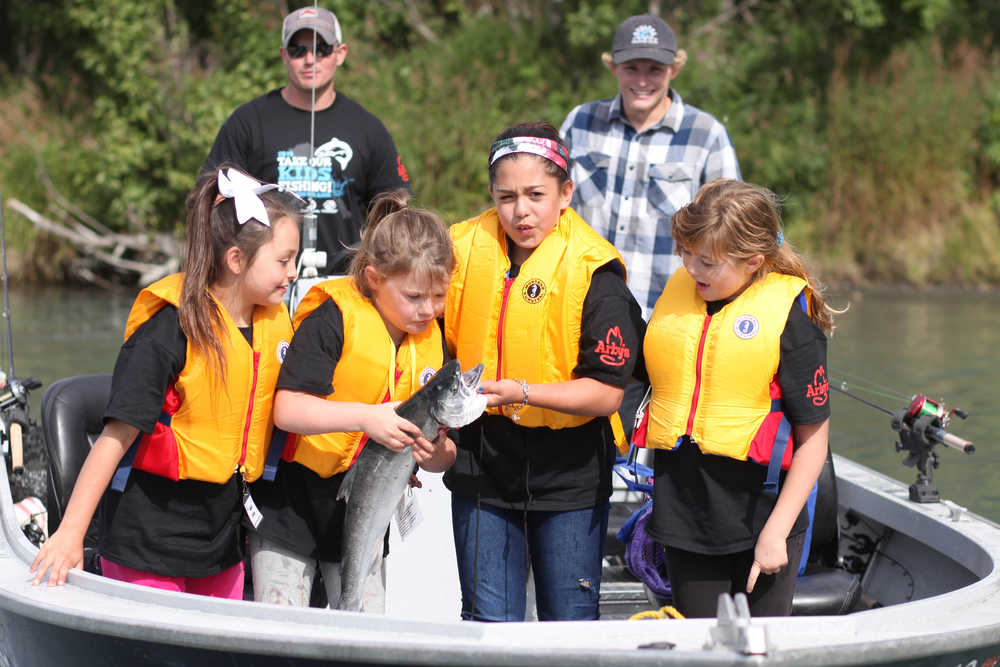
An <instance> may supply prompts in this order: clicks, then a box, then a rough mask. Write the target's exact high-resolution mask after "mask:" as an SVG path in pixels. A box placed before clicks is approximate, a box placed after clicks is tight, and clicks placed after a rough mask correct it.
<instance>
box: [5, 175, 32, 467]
mask: <svg viewBox="0 0 1000 667" xmlns="http://www.w3.org/2000/svg"><path fill="white" fill-rule="evenodd" d="M0 270H2V275H0V279H2V280H3V293H4V307H3V317H4V319H5V320H7V352H8V366H7V369H8V372H7V373H6V374H4V373H3V371H0V441H2V442H0V448H2V450H3V457H4V459H5V460H9V462H10V468H9V470H10V472H11V473H14V472H17V471H18V470H19V469H22V468H23V466H24V444H23V432H24V429H25V428H27V427H29V426H30V425H31V419H30V417H29V414H28V392H29V391H31V390H32V389H38V388H39V387H41V386H42V383H41V382H39V381H38V380H36V379H35V378H25V379H23V380H20V379H18V378H17V377H16V376H15V375H14V332H13V326H12V325H11V317H10V289H9V286H8V285H9V283H10V280H9V278H8V275H7V226H6V221H5V219H4V215H3V192H2V191H0ZM8 457H9V458H8Z"/></svg>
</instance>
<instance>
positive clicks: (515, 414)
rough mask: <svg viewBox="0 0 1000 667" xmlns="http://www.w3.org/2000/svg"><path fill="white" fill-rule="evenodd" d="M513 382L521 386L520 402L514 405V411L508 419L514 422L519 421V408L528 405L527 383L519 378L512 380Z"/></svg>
mask: <svg viewBox="0 0 1000 667" xmlns="http://www.w3.org/2000/svg"><path fill="white" fill-rule="evenodd" d="M514 382H517V383H518V384H520V385H521V402H520V403H516V404H514V411H513V412H512V413H511V415H510V418H511V419H513V420H514V421H516V422H517V421H521V415H520V414H519V413H520V412H521V408H523V407H524V406H526V405H527V404H528V383H527V382H525V381H524V380H521V379H519V378H514Z"/></svg>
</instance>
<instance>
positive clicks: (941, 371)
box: [0, 286, 1000, 522]
mask: <svg viewBox="0 0 1000 667" xmlns="http://www.w3.org/2000/svg"><path fill="white" fill-rule="evenodd" d="M133 297H134V294H133V293H130V292H125V293H109V292H106V291H103V290H83V289H67V288H37V287H32V288H18V287H16V286H12V288H11V308H10V312H11V319H12V324H13V331H14V336H13V338H14V352H15V357H14V364H15V370H16V371H17V374H18V375H19V376H21V377H24V376H34V377H36V378H38V379H39V380H41V381H42V382H43V383H44V385H45V386H48V385H49V384H51V383H52V382H53V381H55V380H57V379H59V378H61V377H65V376H68V375H75V374H82V373H103V372H110V371H111V369H112V368H113V366H114V360H115V356H116V354H117V352H118V348H119V346H120V345H121V336H122V329H123V327H124V323H125V318H126V316H127V315H128V309H129V307H130V305H131V302H132V299H133ZM829 301H830V302H831V303H832V305H834V306H835V307H838V308H842V307H844V306H845V305H847V306H849V307H848V310H847V312H845V313H844V314H842V315H840V316H839V317H838V318H837V320H836V325H837V329H836V331H835V334H834V336H833V338H832V339H831V340H830V347H829V364H828V366H829V368H828V372H829V377H830V381H831V384H835V385H837V386H843V383H845V382H846V388H847V389H848V390H849V391H851V392H852V393H855V392H856V393H858V394H859V395H861V396H862V397H864V398H865V399H867V400H869V401H871V402H874V403H876V404H878V405H881V406H882V407H884V408H886V409H889V410H892V411H896V410H898V409H901V408H903V407H905V406H906V405H908V404H909V402H910V398H911V397H912V396H913V395H914V394H925V395H927V396H928V397H929V398H931V399H933V400H935V401H944V402H945V403H946V405H947V406H948V407H949V408H952V407H957V408H963V409H965V410H967V411H968V412H969V418H968V420H966V421H962V420H960V419H958V418H957V417H956V418H954V419H953V420H952V424H951V427H950V430H951V431H952V432H953V433H955V434H956V435H958V436H961V437H963V438H965V439H967V440H971V441H972V442H974V443H975V445H976V451H975V453H974V454H971V455H966V454H962V453H961V452H958V451H956V450H953V449H950V448H947V447H943V446H939V447H937V448H936V451H938V453H939V455H940V462H941V465H940V467H939V468H938V469H937V470H935V471H934V481H935V483H936V484H937V486H938V489H939V490H940V492H941V496H942V497H943V498H947V499H950V500H952V501H954V502H956V503H958V504H960V505H963V506H965V507H968V508H969V509H970V510H972V511H974V512H976V513H978V514H981V515H983V516H986V517H989V518H991V519H993V520H994V521H998V522H1000V492H998V491H997V489H1000V482H998V480H997V475H1000V442H997V440H996V439H995V438H994V437H993V436H994V434H996V433H998V432H1000V405H998V402H1000V377H998V376H1000V362H998V358H1000V357H998V354H997V350H998V349H1000V320H998V318H997V313H998V312H1000V292H998V291H993V292H989V293H985V294H979V293H972V292H961V291H941V290H934V291H929V292H916V293H914V292H906V291H902V290H886V289H879V290H868V291H864V292H862V291H858V292H853V293H842V294H836V293H835V294H832V295H830V297H829ZM0 340H2V341H3V343H4V345H3V347H2V348H0V350H2V353H3V359H2V361H0V367H2V368H3V369H4V370H7V366H8V360H7V346H6V327H4V329H3V333H2V334H0ZM43 391H44V388H43V389H42V390H39V391H38V392H36V394H35V395H34V397H33V401H32V403H33V406H32V415H33V416H34V417H35V418H36V419H37V418H38V416H39V414H40V412H41V411H40V406H41V398H42V392H43ZM832 394H833V395H832V399H831V400H832V406H833V419H832V422H831V447H832V448H833V450H834V451H835V452H837V453H839V454H842V455H844V456H847V457H849V458H852V459H854V460H856V461H858V462H860V463H862V464H864V465H867V466H870V467H872V468H874V469H875V470H878V471H879V472H882V473H883V474H886V475H889V476H891V477H894V478H896V479H899V480H901V481H904V482H906V483H908V484H909V483H911V482H913V481H914V480H915V479H916V471H915V470H914V469H913V468H908V467H904V466H903V465H902V460H903V459H904V458H905V457H904V454H902V453H898V452H896V451H895V448H894V446H893V444H894V442H895V433H894V432H893V430H892V428H891V422H890V417H889V416H888V415H886V414H884V413H883V412H880V411H878V410H876V409H874V408H871V407H868V406H866V405H863V404H861V403H860V402H858V401H856V400H854V399H852V398H849V397H847V396H845V395H843V394H840V393H838V392H833V393H832Z"/></svg>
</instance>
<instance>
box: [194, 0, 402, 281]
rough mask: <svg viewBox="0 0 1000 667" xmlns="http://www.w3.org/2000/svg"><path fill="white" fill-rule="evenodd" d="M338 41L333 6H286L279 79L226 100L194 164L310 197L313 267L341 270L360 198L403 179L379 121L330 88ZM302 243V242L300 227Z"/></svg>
mask: <svg viewBox="0 0 1000 667" xmlns="http://www.w3.org/2000/svg"><path fill="white" fill-rule="evenodd" d="M314 40H315V48H314V46H313V43H314ZM347 50H348V49H347V44H344V42H343V40H342V35H341V30H340V23H339V22H338V21H337V17H336V16H334V14H333V12H330V11H327V10H325V9H319V8H315V7H311V6H310V7H303V8H302V9H297V10H295V11H294V12H292V13H291V14H289V15H288V16H286V17H285V21H284V24H283V26H282V46H281V48H280V49H279V52H280V54H281V60H282V62H283V63H284V64H285V69H286V70H287V71H288V84H287V85H286V86H285V87H284V88H279V89H276V90H272V91H271V92H269V93H267V94H266V95H263V96H262V97H258V98H256V99H254V100H251V101H250V102H247V103H246V104H244V105H242V106H240V107H239V108H238V109H236V111H234V112H233V114H232V115H231V116H230V117H229V119H228V120H226V122H225V123H224V124H223V126H222V128H221V129H220V130H219V134H218V135H217V136H216V138H215V143H214V144H213V145H212V150H211V152H210V153H209V155H208V158H207V159H206V160H205V164H204V166H203V167H202V171H203V172H204V171H207V170H213V169H215V168H217V167H218V166H219V164H221V163H222V162H225V161H230V162H234V163H235V164H237V165H238V166H240V167H242V168H243V169H245V170H246V171H247V172H248V173H250V175H252V176H254V177H256V178H258V179H260V180H262V181H265V182H268V183H278V184H279V185H283V186H285V187H287V188H288V189H290V190H292V191H294V192H295V193H296V194H298V195H299V196H301V197H303V198H304V199H306V200H310V199H311V200H313V201H315V203H316V207H317V211H318V229H317V238H316V249H317V250H321V251H325V252H326V253H327V263H326V267H325V270H324V268H323V267H319V270H320V273H346V270H347V264H348V253H347V252H345V250H346V248H348V247H349V246H353V245H355V244H357V242H358V241H359V240H360V238H361V228H362V226H363V225H364V220H365V214H366V212H367V210H368V204H369V203H370V202H371V200H372V199H373V198H374V197H375V196H376V195H377V194H379V193H380V192H384V191H387V190H393V189H396V188H407V189H409V177H408V176H407V173H406V168H405V167H404V166H403V163H402V160H401V159H400V157H399V154H398V153H397V152H396V145H395V143H394V142H393V140H392V136H391V135H390V134H389V131H388V130H386V128H385V126H384V125H383V124H382V122H381V121H380V120H379V119H378V118H376V117H375V116H374V115H372V114H371V113H369V112H368V111H366V110H365V109H364V107H362V106H361V105H360V104H358V103H357V102H355V101H354V100H352V99H351V98H349V97H347V95H345V94H344V93H343V92H338V91H337V90H335V89H334V75H335V74H336V72H337V68H338V67H340V66H341V65H343V64H344V60H345V59H346V58H347ZM314 93H315V107H313V99H314V97H313V95H314ZM311 109H315V114H313V113H312V112H311ZM314 115H315V134H314V135H313V134H312V129H311V126H312V123H313V116H314ZM311 136H314V140H313V143H310V137H311ZM310 155H311V157H310ZM303 247H310V241H309V240H308V239H306V238H305V235H303Z"/></svg>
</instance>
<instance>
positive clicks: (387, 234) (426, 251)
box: [350, 189, 455, 300]
mask: <svg viewBox="0 0 1000 667" xmlns="http://www.w3.org/2000/svg"><path fill="white" fill-rule="evenodd" d="M409 198H410V195H409V193H408V192H407V191H406V190H402V189H400V190H392V191H390V192H385V193H383V194H381V195H379V196H378V197H376V198H375V200H374V201H373V202H372V205H371V208H370V209H369V211H368V222H367V223H366V225H365V230H364V233H363V234H362V236H361V247H360V248H358V250H357V251H356V252H355V253H354V257H353V258H352V259H351V268H350V274H351V276H352V277H353V278H354V284H355V285H357V287H358V291H359V292H361V294H362V295H364V296H365V298H367V299H369V300H370V299H371V298H372V288H371V285H370V284H369V283H368V278H367V277H366V276H365V268H366V267H368V266H371V267H374V268H375V270H376V271H378V272H379V273H381V274H382V275H383V276H387V277H393V276H400V275H409V274H414V275H415V277H416V278H417V279H418V280H427V281H428V282H430V283H431V284H435V283H447V282H448V281H449V280H450V279H451V273H452V271H453V270H454V268H455V255H454V253H453V252H452V247H451V237H450V236H449V235H448V227H447V226H446V225H445V223H444V221H443V220H442V219H441V217H440V216H439V215H438V214H437V213H434V212H433V211H428V210H426V209H422V208H411V207H410V206H409V205H408V202H409Z"/></svg>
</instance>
